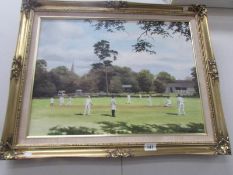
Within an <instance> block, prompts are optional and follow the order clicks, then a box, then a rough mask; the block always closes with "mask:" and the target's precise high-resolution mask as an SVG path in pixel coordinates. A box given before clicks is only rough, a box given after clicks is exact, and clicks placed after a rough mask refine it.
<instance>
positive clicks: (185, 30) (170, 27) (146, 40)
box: [86, 20, 191, 54]
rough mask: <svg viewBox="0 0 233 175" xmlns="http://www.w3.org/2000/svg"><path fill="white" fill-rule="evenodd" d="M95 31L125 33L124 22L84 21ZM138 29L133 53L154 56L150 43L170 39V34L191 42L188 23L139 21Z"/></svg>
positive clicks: (154, 52)
mask: <svg viewBox="0 0 233 175" xmlns="http://www.w3.org/2000/svg"><path fill="white" fill-rule="evenodd" d="M86 21H87V22H89V23H90V24H92V26H94V27H95V30H106V31H107V32H117V31H118V32H122V31H126V28H125V24H126V23H127V21H124V20H104V21H103V20H95V21H92V20H86ZM137 25H138V27H139V29H140V30H141V31H142V32H141V34H139V36H138V38H137V41H136V43H135V44H133V45H132V47H133V50H134V51H135V52H148V53H150V54H156V51H154V50H153V45H152V44H151V43H150V41H151V39H152V40H154V39H155V36H158V35H160V36H162V37H164V38H165V37H172V35H171V34H180V35H181V36H183V37H184V38H185V40H186V41H189V40H191V33H190V28H189V22H163V21H151V20H150V21H146V20H141V21H138V22H137Z"/></svg>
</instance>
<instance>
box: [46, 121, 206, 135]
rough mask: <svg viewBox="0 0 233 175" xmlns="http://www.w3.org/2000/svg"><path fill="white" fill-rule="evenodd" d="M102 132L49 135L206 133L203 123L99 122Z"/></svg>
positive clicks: (60, 130) (66, 130)
mask: <svg viewBox="0 0 233 175" xmlns="http://www.w3.org/2000/svg"><path fill="white" fill-rule="evenodd" d="M98 124H99V125H100V128H101V130H102V132H100V133H99V132H98V131H97V130H96V129H95V128H87V127H79V128H76V127H71V126H69V127H59V126H55V127H53V128H50V129H49V133H48V135H93V134H103V133H105V134H174V133H204V125H203V124H202V123H189V124H187V125H186V126H180V125H178V124H166V125H156V124H145V125H135V124H127V123H125V122H114V123H113V122H99V123H98Z"/></svg>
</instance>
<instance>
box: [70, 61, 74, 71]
mask: <svg viewBox="0 0 233 175" xmlns="http://www.w3.org/2000/svg"><path fill="white" fill-rule="evenodd" d="M70 71H71V72H72V73H75V72H74V61H73V63H72V65H71V69H70Z"/></svg>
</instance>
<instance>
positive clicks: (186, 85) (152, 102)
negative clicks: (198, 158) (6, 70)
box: [1, 0, 231, 160]
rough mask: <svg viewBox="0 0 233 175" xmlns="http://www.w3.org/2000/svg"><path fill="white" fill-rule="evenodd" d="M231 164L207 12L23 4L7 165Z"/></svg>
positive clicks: (43, 0) (6, 136)
mask: <svg viewBox="0 0 233 175" xmlns="http://www.w3.org/2000/svg"><path fill="white" fill-rule="evenodd" d="M179 154H190V155H196V154H199V155H229V154H231V150H230V141H229V137H228V133H227V128H226V125H225V120H224V115H223V110H222V106H221V99H220V91H219V76H218V70H217V65H216V62H215V59H214V55H213V50H212V48H211V44H210V36H209V31H208V20H207V9H206V8H205V6H201V5H194V6H173V5H153V4H143V3H130V2H124V1H106V2H105V1H103V2H81V1H80V2H79V1H48V0H24V1H23V2H22V9H21V22H20V29H19V35H18V41H17V47H16V52H15V56H14V58H13V63H12V70H11V80H10V94H9V101H8V109H7V114H6V119H5V125H4V130H3V136H2V139H1V159H7V160H8V159H32V158H50V157H134V156H156V155H179Z"/></svg>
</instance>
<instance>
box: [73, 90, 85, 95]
mask: <svg viewBox="0 0 233 175" xmlns="http://www.w3.org/2000/svg"><path fill="white" fill-rule="evenodd" d="M75 95H76V96H81V95H83V90H82V89H77V90H76V91H75Z"/></svg>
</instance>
